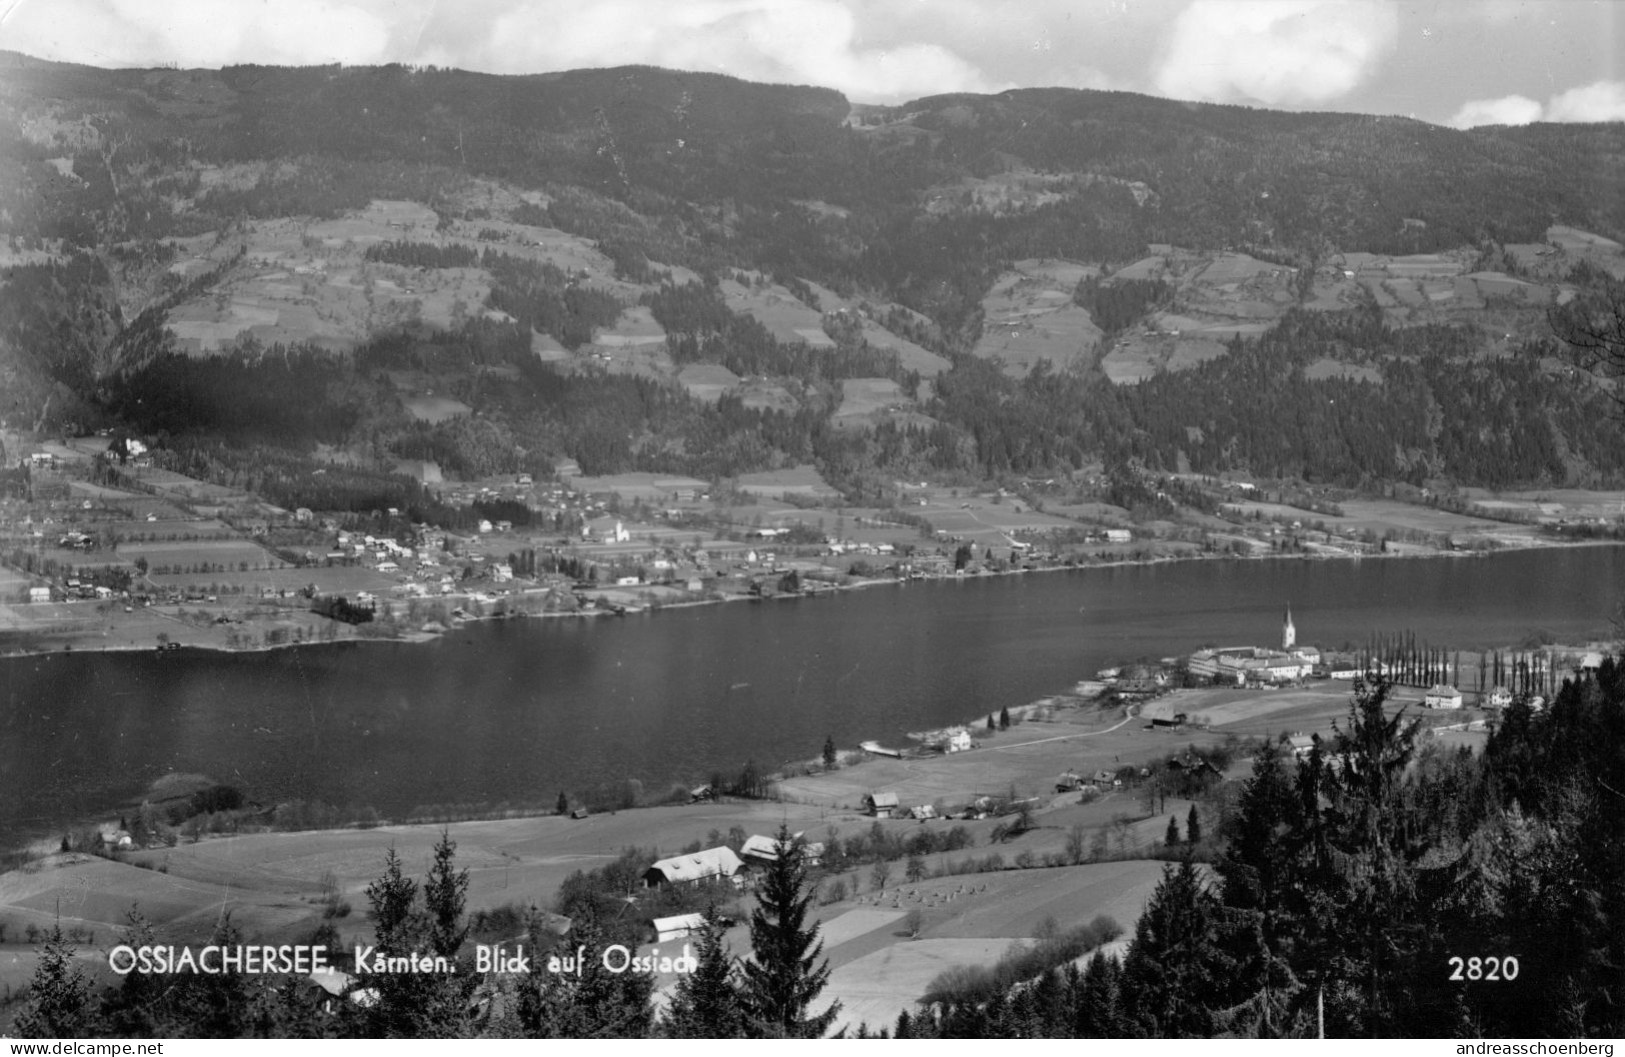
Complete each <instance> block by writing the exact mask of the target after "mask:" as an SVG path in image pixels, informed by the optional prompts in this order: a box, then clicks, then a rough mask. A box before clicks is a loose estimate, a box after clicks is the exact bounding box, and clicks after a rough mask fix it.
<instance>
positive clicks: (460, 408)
mask: <svg viewBox="0 0 1625 1057" xmlns="http://www.w3.org/2000/svg"><path fill="white" fill-rule="evenodd" d="M401 405H402V406H403V407H405V408H406V411H407V413H408V414H410V415H411V416H412V417H413V418H415V419H417V420H418V421H419V422H432V423H438V422H444V421H446V420H447V419H452V418H457V417H458V416H460V415H467V414H469V413H470V412H472V411H473V408H471V407H469V406H468V405H467V404H465V403H463V402H462V401H461V400H453V399H452V398H451V397H449V396H410V397H403V398H402V399H401Z"/></svg>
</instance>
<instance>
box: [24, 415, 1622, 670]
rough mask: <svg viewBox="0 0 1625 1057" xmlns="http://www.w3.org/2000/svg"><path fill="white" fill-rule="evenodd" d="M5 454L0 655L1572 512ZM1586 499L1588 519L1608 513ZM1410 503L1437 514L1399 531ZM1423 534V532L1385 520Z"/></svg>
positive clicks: (1047, 564) (1537, 534)
mask: <svg viewBox="0 0 1625 1057" xmlns="http://www.w3.org/2000/svg"><path fill="white" fill-rule="evenodd" d="M0 443H3V444H5V445H6V447H5V449H4V450H5V451H7V452H15V453H17V457H16V463H15V469H8V470H5V471H0V635H4V639H3V640H0V649H4V650H5V651H7V652H32V651H36V650H40V649H59V648H65V647H66V648H75V649H132V648H154V647H160V648H167V647H169V646H172V645H190V646H203V647H211V648H219V649H253V648H264V647H267V646H280V645H291V644H298V643H305V642H331V641H339V640H343V639H347V638H355V637H413V636H421V635H425V634H428V635H433V634H437V633H439V632H442V631H444V630H445V629H446V628H448V627H450V626H452V625H454V624H456V623H458V622H461V621H463V620H466V619H471V618H476V617H488V616H505V615H529V614H567V613H575V614H626V613H630V612H637V611H640V610H646V609H657V608H660V607H663V606H669V605H683V604H693V603H697V602H712V601H721V600H727V599H762V598H772V597H776V596H785V595H795V596H800V595H811V594H817V593H819V592H822V591H828V590H833V589H836V588H841V587H850V586H862V585H865V584H871V583H882V582H899V581H907V580H918V579H935V578H957V577H966V576H981V575H989V574H998V573H1009V572H1026V571H1036V570H1045V569H1059V568H1072V567H1077V566H1081V565H1093V564H1102V563H1105V564H1110V563H1120V562H1146V561H1159V560H1168V559H1181V558H1183V559H1189V558H1204V557H1206V558H1214V557H1220V558H1223V557H1246V556H1253V557H1260V556H1277V555H1297V556H1304V557H1331V556H1337V555H1344V556H1353V555H1359V554H1363V553H1379V552H1386V553H1391V554H1400V555H1404V554H1410V553H1441V552H1448V551H1450V550H1451V549H1458V550H1459V548H1460V540H1462V539H1463V538H1465V537H1464V536H1463V528H1462V527H1461V526H1467V528H1468V529H1470V530H1471V531H1472V532H1473V533H1476V535H1474V536H1473V539H1474V540H1475V541H1476V542H1475V543H1473V544H1472V546H1471V547H1469V548H1468V552H1470V553H1481V552H1483V551H1484V550H1486V549H1496V548H1500V547H1520V546H1534V545H1542V544H1551V543H1554V542H1561V537H1553V536H1550V535H1549V534H1547V533H1548V532H1549V531H1551V530H1560V529H1561V528H1562V527H1563V525H1566V524H1567V523H1568V518H1567V517H1564V516H1563V515H1565V514H1567V515H1570V516H1577V515H1582V514H1584V513H1585V512H1586V511H1589V510H1590V507H1586V506H1583V505H1580V504H1575V503H1571V504H1569V505H1568V506H1565V505H1564V504H1561V503H1557V504H1553V503H1546V504H1543V507H1544V508H1547V509H1545V512H1544V513H1542V514H1541V515H1540V517H1542V518H1544V519H1545V520H1544V521H1541V520H1531V519H1530V518H1529V517H1526V516H1525V515H1524V514H1523V513H1522V512H1521V508H1519V512H1517V519H1515V520H1513V521H1494V520H1484V519H1483V518H1480V517H1477V516H1476V515H1473V516H1469V515H1464V514H1456V513H1449V512H1445V511H1437V512H1428V511H1425V510H1424V509H1422V508H1417V507H1414V506H1407V505H1406V504H1404V503H1400V504H1397V505H1396V504H1389V507H1391V508H1393V509H1388V508H1383V509H1381V510H1373V511H1364V512H1363V516H1364V519H1365V520H1363V521H1362V520H1359V519H1356V518H1354V517H1352V516H1348V515H1347V512H1346V511H1344V512H1343V519H1344V520H1346V521H1348V522H1349V526H1348V527H1347V528H1344V529H1342V530H1334V529H1330V528H1328V527H1326V526H1324V524H1323V522H1322V521H1321V520H1318V519H1317V520H1315V521H1314V522H1313V523H1312V524H1306V522H1305V521H1304V519H1303V517H1302V516H1291V515H1293V514H1294V513H1296V514H1298V515H1307V514H1308V513H1309V511H1308V509H1307V507H1308V506H1313V505H1315V503H1314V501H1312V500H1309V499H1299V500H1295V501H1298V502H1302V503H1304V504H1305V509H1299V508H1296V507H1291V506H1281V505H1279V504H1275V505H1274V506H1271V505H1270V504H1268V503H1263V502H1259V501H1257V500H1255V499H1252V498H1249V497H1253V496H1258V495H1260V489H1258V488H1257V487H1256V486H1255V485H1253V484H1251V483H1249V482H1244V481H1241V482H1237V481H1230V482H1218V481H1212V482H1203V483H1200V487H1202V488H1208V489H1211V490H1214V491H1215V494H1216V495H1219V496H1223V497H1229V499H1230V500H1231V501H1230V502H1229V503H1228V504H1227V505H1225V506H1223V507H1222V508H1221V512H1222V511H1226V510H1227V511H1231V513H1229V514H1226V516H1227V517H1232V518H1235V519H1236V520H1234V521H1228V520H1223V519H1222V518H1210V519H1209V520H1212V521H1213V522H1214V523H1213V525H1212V526H1210V527H1202V528H1200V530H1199V531H1197V530H1194V529H1192V528H1191V527H1190V526H1188V525H1182V524H1179V523H1176V522H1172V521H1156V522H1151V523H1145V524H1141V523H1137V522H1136V521H1135V520H1133V519H1132V518H1130V516H1129V512H1128V511H1126V510H1122V509H1120V508H1115V507H1111V506H1110V505H1108V504H1102V503H1086V504H1073V505H1071V506H1066V505H1062V504H1053V503H1052V504H1047V505H1046V504H1044V503H1042V502H1041V500H1040V499H1039V498H1037V493H1035V492H1032V491H1030V490H1029V491H1027V492H1025V493H1023V494H1020V495H1018V494H1016V493H1014V492H1012V491H1010V490H1008V489H1005V488H983V489H960V488H954V487H942V486H933V485H931V484H930V483H929V482H901V481H900V482H897V483H896V487H897V493H896V494H897V497H898V499H897V504H896V505H895V506H893V507H890V508H878V507H855V506H848V505H846V504H844V503H843V502H842V501H841V500H840V497H839V496H838V494H837V493H835V492H834V490H833V489H831V488H829V486H828V485H827V484H825V483H824V482H823V481H822V479H821V478H820V477H819V475H818V474H817V473H816V472H815V471H814V470H813V469H812V468H811V467H801V468H797V469H794V470H783V471H775V472H772V473H764V474H751V475H744V476H742V477H740V478H738V479H733V480H728V481H722V482H706V481H701V480H698V479H694V478H684V477H677V476H670V475H658V474H649V473H636V474H621V475H618V476H616V477H614V478H590V477H586V476H583V475H582V474H581V470H580V467H579V465H577V464H576V463H575V462H574V461H573V460H569V459H563V460H558V461H557V462H556V464H555V467H554V476H553V477H551V478H539V479H538V478H535V477H533V475H531V474H526V473H518V474H506V475H498V476H494V477H490V478H486V479H482V480H478V481H445V480H442V479H441V477H440V474H439V471H438V469H437V468H435V467H433V466H432V465H425V464H423V463H421V462H416V463H412V464H411V465H405V464H403V465H402V466H401V467H399V470H400V472H401V473H403V474H405V475H407V476H410V477H413V479H416V480H420V481H421V482H423V483H424V486H425V487H426V488H433V489H434V493H433V494H434V495H436V496H437V497H438V501H439V502H441V503H442V504H444V507H445V508H447V509H450V510H452V511H455V512H458V513H457V515H456V518H457V524H456V525H455V526H447V525H435V524H428V523H424V522H420V521H414V520H412V518H411V517H410V516H409V514H408V513H407V512H404V511H402V510H400V509H397V508H388V509H381V510H375V511H372V512H371V514H370V515H355V514H350V515H345V516H342V517H340V516H338V515H335V514H333V513H331V512H325V511H316V510H312V509H309V508H306V507H296V508H294V509H291V510H290V509H283V508H279V507H276V506H274V505H273V504H271V503H269V502H267V501H266V500H265V499H264V498H263V497H261V496H258V495H255V494H253V493H251V492H248V491H245V490H243V489H241V488H232V487H228V486H225V485H220V484H213V483H209V482H205V481H202V480H198V479H196V478H193V477H188V476H186V475H184V474H181V473H177V472H175V471H174V470H170V469H163V468H160V467H159V466H158V465H156V460H155V457H154V452H153V451H152V450H151V448H150V447H149V445H148V443H147V442H146V441H143V440H141V439H139V438H136V437H129V436H123V435H119V436H112V435H98V436H88V437H80V438H74V439H58V440H47V441H43V442H38V443H34V442H28V441H24V440H23V439H22V438H21V437H19V436H18V435H16V434H10V435H7V436H5V437H0ZM8 461H9V460H8ZM323 472H324V471H323V470H322V469H320V468H318V469H316V470H315V471H314V473H315V474H316V475H317V477H318V478H319V476H320V475H321V474H322V473H323ZM1055 484H1056V482H1053V481H1052V482H1048V485H1050V486H1054V485H1055ZM1033 487H1034V488H1040V489H1041V488H1043V487H1045V483H1044V482H1038V483H1035V484H1034V486H1033ZM1191 487H1197V485H1196V484H1192V485H1191ZM1501 502H1504V503H1506V502H1511V501H1510V500H1502V501H1501ZM1596 502H1597V503H1601V504H1603V506H1602V507H1598V510H1599V511H1600V510H1602V509H1603V508H1604V507H1605V506H1606V503H1607V500H1606V498H1605V497H1600V496H1599V497H1597V500H1596ZM1351 505H1353V504H1352V503H1345V504H1344V506H1345V507H1347V506H1351ZM1368 505H1374V504H1368ZM1593 505H1595V504H1593ZM1041 506H1042V507H1043V509H1039V507H1041ZM1413 512H1414V513H1413ZM1424 513H1425V515H1426V517H1427V518H1430V519H1432V520H1431V522H1423V521H1417V520H1416V519H1417V518H1419V517H1421V516H1422V515H1423V514H1424ZM1383 519H1388V520H1387V521H1384V520H1383ZM1595 519H1596V518H1595V516H1592V517H1590V518H1589V520H1595ZM1580 520H1586V518H1583V517H1582V518H1580ZM1389 522H1392V525H1391V526H1390V527H1389V528H1387V529H1384V532H1385V533H1386V534H1385V535H1383V536H1382V537H1380V538H1378V537H1376V536H1374V535H1373V531H1374V530H1373V527H1372V526H1376V527H1381V526H1383V525H1385V524H1388V523H1389ZM1423 523H1429V524H1432V525H1434V526H1435V527H1436V528H1437V529H1438V530H1439V531H1438V532H1434V533H1433V535H1428V534H1427V533H1419V532H1418V531H1417V530H1415V529H1405V528H1404V527H1403V526H1404V525H1407V524H1415V525H1420V524H1423ZM1357 525H1364V526H1365V527H1362V528H1357V527H1356V526H1357ZM1193 531H1194V532H1196V534H1195V535H1193ZM1430 531H1431V530H1430ZM1339 532H1341V534H1339ZM1441 533H1442V534H1441ZM1361 534H1363V535H1361ZM1373 541H1374V542H1373ZM1417 541H1420V542H1417ZM1306 656H1307V655H1306ZM1236 657H1240V654H1236V653H1234V652H1230V651H1223V650H1219V651H1215V652H1213V653H1212V655H1211V656H1208V657H1197V658H1192V660H1191V665H1192V669H1191V670H1192V671H1194V672H1196V673H1197V674H1206V675H1210V676H1217V675H1220V674H1224V675H1226V676H1232V675H1237V674H1240V675H1242V676H1244V677H1248V678H1254V677H1260V676H1261V677H1262V678H1265V679H1266V680H1278V679H1279V678H1282V677H1285V678H1292V677H1294V676H1293V674H1292V673H1293V670H1294V668H1295V667H1297V666H1302V662H1301V661H1300V662H1296V663H1295V662H1291V661H1282V660H1280V659H1276V660H1273V661H1272V660H1271V659H1270V658H1266V657H1261V656H1255V657H1252V658H1251V659H1250V660H1247V663H1233V658H1236ZM1227 658H1229V659H1227ZM1243 660H1246V659H1245V658H1243ZM1308 661H1309V665H1310V667H1312V666H1313V658H1308ZM1272 665H1273V666H1274V667H1273V668H1272ZM1221 669H1222V670H1223V671H1222V673H1221ZM1249 673H1250V674H1249ZM1309 674H1310V672H1309V670H1308V669H1307V668H1305V670H1304V671H1302V672H1299V673H1298V677H1306V676H1308V675H1309ZM1484 689H1488V688H1484Z"/></svg>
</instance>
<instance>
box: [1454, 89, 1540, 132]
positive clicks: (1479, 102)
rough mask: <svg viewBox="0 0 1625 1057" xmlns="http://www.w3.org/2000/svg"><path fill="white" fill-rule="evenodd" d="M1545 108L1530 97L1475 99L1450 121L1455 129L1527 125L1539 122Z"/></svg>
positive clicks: (1512, 96) (1510, 96)
mask: <svg viewBox="0 0 1625 1057" xmlns="http://www.w3.org/2000/svg"><path fill="white" fill-rule="evenodd" d="M1543 112H1544V108H1543V107H1542V106H1541V105H1540V104H1539V103H1537V102H1535V101H1534V100H1533V99H1530V98H1529V97H1528V96H1522V95H1506V96H1502V97H1501V98H1499V99H1474V100H1473V101H1472V102H1470V103H1466V104H1464V105H1463V106H1462V108H1461V109H1460V110H1458V111H1456V116H1455V117H1453V118H1451V119H1450V125H1451V127H1453V128H1476V127H1477V126H1479V125H1527V124H1529V123H1530V122H1531V121H1539V120H1540V116H1541V114H1542V113H1543Z"/></svg>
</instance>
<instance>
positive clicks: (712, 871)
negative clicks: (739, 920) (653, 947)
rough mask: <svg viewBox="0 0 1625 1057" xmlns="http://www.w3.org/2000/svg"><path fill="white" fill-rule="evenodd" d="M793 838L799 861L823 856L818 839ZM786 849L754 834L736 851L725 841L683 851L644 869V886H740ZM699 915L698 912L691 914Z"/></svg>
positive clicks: (816, 861) (813, 861)
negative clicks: (716, 844)
mask: <svg viewBox="0 0 1625 1057" xmlns="http://www.w3.org/2000/svg"><path fill="white" fill-rule="evenodd" d="M790 839H791V840H792V841H802V845H801V854H802V861H803V862H805V863H806V864H807V865H809V866H817V865H818V864H819V863H821V862H823V859H824V845H823V843H822V842H821V841H813V842H807V841H804V840H803V835H802V834H800V833H796V834H794V835H792V836H791V838H790ZM787 850H788V848H787V847H786V846H785V845H784V844H781V843H780V842H779V840H778V838H776V837H764V836H762V835H761V834H754V835H752V836H750V837H747V838H746V839H745V842H744V844H742V845H740V848H739V850H738V851H737V852H736V851H734V850H733V848H731V847H729V846H728V845H726V844H722V845H718V846H717V847H715V848H704V849H701V850H700V851H694V852H685V853H684V854H682V855H673V856H671V857H670V858H666V859H657V860H655V862H653V863H651V864H650V866H649V868H648V869H647V870H645V871H644V872H643V887H644V888H659V887H662V886H664V885H700V884H714V883H721V882H726V883H728V884H731V885H733V887H735V888H738V889H743V888H744V887H745V885H746V882H747V880H748V879H749V878H750V877H751V876H752V874H753V873H755V874H760V873H761V872H763V871H765V870H766V869H768V868H769V867H770V866H772V865H773V864H774V863H776V862H778V861H779V856H780V855H782V854H784V852H785V851H787ZM694 916H696V917H697V916H698V915H694Z"/></svg>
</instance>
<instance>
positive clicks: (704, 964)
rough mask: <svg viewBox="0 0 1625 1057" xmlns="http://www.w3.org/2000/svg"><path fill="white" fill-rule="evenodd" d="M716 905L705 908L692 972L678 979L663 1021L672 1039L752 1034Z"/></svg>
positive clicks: (732, 1036) (722, 1037)
mask: <svg viewBox="0 0 1625 1057" xmlns="http://www.w3.org/2000/svg"><path fill="white" fill-rule="evenodd" d="M723 932H724V929H723V926H722V921H721V919H720V918H719V917H718V916H717V908H716V906H715V905H711V906H708V907H706V909H705V928H704V929H703V930H702V931H701V932H700V937H699V949H698V950H697V951H696V953H695V956H694V957H695V962H696V965H695V968H694V971H693V972H692V973H688V974H686V975H684V976H682V977H681V978H680V979H679V980H678V981H677V990H676V993H675V994H673V995H672V999H671V1004H670V1005H669V1006H668V1007H667V1009H666V1015H665V1017H664V1019H663V1020H662V1022H661V1029H662V1034H664V1035H666V1036H667V1037H669V1038H673V1039H742V1038H747V1037H749V1033H748V1032H749V1028H750V1013H749V1011H748V1010H747V1008H746V1006H745V1000H744V998H743V997H742V996H741V994H740V992H739V974H738V971H737V969H736V967H735V963H734V959H733V955H732V954H731V953H730V952H729V950H728V945H727V943H726V942H724V940H723V938H722V937H723Z"/></svg>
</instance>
